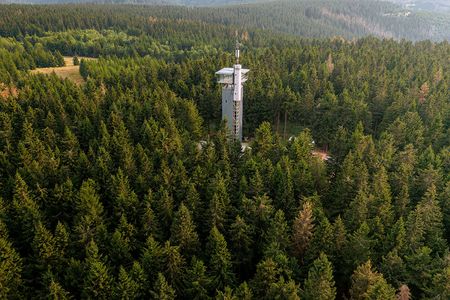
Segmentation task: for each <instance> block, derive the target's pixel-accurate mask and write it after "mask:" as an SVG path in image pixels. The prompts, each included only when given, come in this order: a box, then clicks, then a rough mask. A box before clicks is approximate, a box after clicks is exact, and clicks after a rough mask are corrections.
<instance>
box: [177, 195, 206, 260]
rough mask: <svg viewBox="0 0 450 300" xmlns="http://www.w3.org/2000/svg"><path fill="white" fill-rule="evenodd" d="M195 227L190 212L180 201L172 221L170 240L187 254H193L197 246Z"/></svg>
mask: <svg viewBox="0 0 450 300" xmlns="http://www.w3.org/2000/svg"><path fill="white" fill-rule="evenodd" d="M195 228H196V227H195V224H194V222H193V220H192V215H191V212H190V211H189V209H188V208H187V207H186V206H185V205H184V204H183V203H181V205H180V207H179V209H178V211H177V212H176V214H175V217H174V221H173V223H172V228H171V236H170V240H171V242H172V243H174V244H175V245H178V246H180V250H181V251H182V252H183V253H184V254H185V255H187V256H189V255H192V254H194V253H195V251H196V250H197V248H198V246H199V240H198V235H197V232H196V229H195Z"/></svg>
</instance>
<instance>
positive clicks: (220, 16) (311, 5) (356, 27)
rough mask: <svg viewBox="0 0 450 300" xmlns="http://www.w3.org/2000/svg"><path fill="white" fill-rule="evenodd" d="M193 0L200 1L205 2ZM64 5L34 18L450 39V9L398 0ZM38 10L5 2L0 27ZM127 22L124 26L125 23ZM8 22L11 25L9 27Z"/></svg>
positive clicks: (308, 34) (69, 22)
mask: <svg viewBox="0 0 450 300" xmlns="http://www.w3.org/2000/svg"><path fill="white" fill-rule="evenodd" d="M0 1H1V0H0ZM138 1H139V0H138ZM151 1H153V0H151ZM156 1H165V0H155V2H156ZM218 1H220V0H218ZM155 2H154V3H155ZM179 2H180V3H185V4H186V3H188V2H185V1H179ZM189 3H192V4H195V3H200V1H192V2H189ZM218 3H219V2H218ZM66 5H67V4H66ZM70 7H73V6H70V5H67V6H66V8H70ZM58 9H60V7H53V6H47V7H45V8H43V10H44V11H47V15H46V17H45V18H44V17H42V16H33V15H31V16H30V17H29V18H28V22H32V23H34V22H37V23H39V24H40V23H48V24H47V26H48V29H49V30H50V29H51V30H61V29H64V28H57V27H58V26H65V27H67V28H73V25H72V24H75V23H78V22H83V21H82V20H83V18H84V16H86V15H90V14H91V13H92V12H96V13H99V15H102V13H105V14H107V15H105V16H104V19H100V20H97V23H98V26H99V28H102V29H107V28H110V27H111V26H112V27H117V26H121V28H125V27H126V26H127V25H128V21H127V22H122V21H121V19H127V20H128V19H134V20H130V22H133V23H139V22H146V20H147V19H148V18H149V17H152V18H158V19H166V20H173V19H178V20H179V19H183V20H197V21H203V22H207V23H213V24H221V25H235V26H238V27H240V28H241V29H244V30H250V29H255V28H257V29H265V30H269V31H272V32H277V33H288V34H294V35H298V36H303V37H312V38H322V37H334V36H341V37H344V38H346V39H352V38H355V37H363V36H367V35H374V36H378V37H383V38H394V39H408V40H413V41H417V40H427V39H431V40H437V41H439V40H450V29H449V28H450V13H430V12H420V11H418V12H415V11H409V10H405V9H403V8H401V7H400V6H397V5H395V4H392V3H389V2H380V1H353V0H342V1H337V0H319V1H311V0H299V1H292V0H283V1H274V2H264V3H253V4H240V5H230V6H220V7H185V6H168V5H150V6H141V5H133V6H123V5H122V6H111V5H87V6H80V7H77V9H76V12H77V13H76V15H75V16H74V15H70V14H69V13H67V14H66V15H65V17H64V21H62V23H61V21H60V20H55V19H52V14H53V12H54V11H55V10H58ZM33 10H34V8H30V7H27V8H26V7H21V9H18V8H17V7H16V6H9V7H8V6H5V7H2V10H1V12H0V15H1V16H2V18H3V19H4V20H5V21H6V20H9V19H11V18H15V20H13V21H12V22H3V23H0V27H2V25H3V27H4V28H0V31H1V30H3V31H10V30H11V28H9V27H11V24H13V25H12V27H14V24H15V23H17V25H18V26H20V28H21V30H24V29H25V28H28V29H26V30H28V31H27V32H29V30H35V28H34V29H30V28H31V27H33V26H30V25H28V24H21V23H22V21H21V20H23V18H17V16H18V14H22V13H24V14H28V13H31V14H33ZM78 13H79V14H80V15H79V16H78ZM102 16H103V15H102ZM112 16H114V18H113V17H112ZM80 20H81V21H80ZM114 20H116V21H114ZM121 22H122V23H123V25H120V24H121ZM125 23H126V24H125ZM5 24H8V26H6V27H5V26H4V25H5Z"/></svg>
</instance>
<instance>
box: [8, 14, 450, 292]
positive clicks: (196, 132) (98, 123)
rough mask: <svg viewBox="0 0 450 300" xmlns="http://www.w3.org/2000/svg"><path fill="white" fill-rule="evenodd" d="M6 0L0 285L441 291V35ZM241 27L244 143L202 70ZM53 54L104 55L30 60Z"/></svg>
mask: <svg viewBox="0 0 450 300" xmlns="http://www.w3.org/2000/svg"><path fill="white" fill-rule="evenodd" d="M62 7H64V9H61V8H62ZM0 8H1V9H0V36H1V37H0V82H1V83H0V287H1V288H0V298H7V299H28V298H51V299H107V298H110V299H383V300H384V299H397V296H396V295H398V296H399V297H401V298H400V299H448V298H449V297H450V285H449V282H450V253H449V242H450V200H449V199H450V92H449V91H450V90H449V84H450V61H449V59H448V58H449V57H450V45H449V43H448V41H444V42H430V41H422V42H416V43H413V42H411V41H406V40H403V41H395V40H392V39H385V40H382V39H378V38H375V37H366V38H362V39H358V40H352V41H348V40H345V39H342V38H330V39H304V38H299V37H298V36H293V35H287V34H276V33H273V32H269V31H262V30H255V29H252V28H251V27H248V28H245V29H243V27H242V25H239V24H234V25H233V24H225V23H224V22H215V21H208V22H206V21H205V20H203V19H202V18H200V17H199V18H198V20H195V18H192V19H191V18H184V17H174V16H177V14H179V13H180V12H182V11H183V10H180V9H179V8H172V7H164V8H163V7H159V8H152V9H149V10H144V9H142V8H141V7H134V6H133V7H128V6H118V7H115V6H78V5H69V6H0ZM150 12H151V13H150ZM196 13H197V11H196V10H194V11H193V13H192V14H193V15H194V14H196ZM236 31H237V32H238V37H239V39H240V40H241V41H242V42H243V44H244V46H243V49H242V64H243V65H244V66H245V67H247V68H249V69H251V72H250V73H249V80H248V82H247V83H246V86H245V92H244V129H245V132H244V135H246V136H248V137H249V138H250V147H251V148H250V149H247V150H245V151H243V150H242V149H241V146H240V145H238V144H236V143H234V142H233V141H231V140H230V139H228V137H227V132H226V130H225V126H224V124H222V123H221V122H220V101H221V99H220V87H219V86H218V84H217V83H216V80H215V78H214V72H215V71H217V70H219V69H220V68H222V67H224V66H228V65H231V64H232V62H233V47H234V43H235V39H236ZM63 55H64V56H80V57H81V56H85V57H95V58H98V59H96V60H84V59H82V60H81V62H80V73H81V75H82V76H83V78H84V80H85V82H84V83H83V84H81V85H77V84H75V83H73V82H71V81H70V80H68V79H66V80H62V79H60V78H58V77H57V76H55V75H42V74H31V73H30V72H29V71H30V70H32V69H34V68H36V67H48V66H60V65H62V64H63V63H64V60H63V58H62V57H63ZM13 90H14V92H11V91H13ZM291 134H293V135H294V137H292V138H290V139H289V137H290V135H291ZM200 141H203V142H201V143H200ZM316 147H318V148H323V149H327V151H328V154H329V155H330V159H328V160H323V159H321V158H320V157H317V156H316V155H315V154H314V150H316V149H315V148H316Z"/></svg>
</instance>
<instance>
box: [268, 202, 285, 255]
mask: <svg viewBox="0 0 450 300" xmlns="http://www.w3.org/2000/svg"><path fill="white" fill-rule="evenodd" d="M264 239H265V246H266V248H268V247H271V246H274V245H275V246H276V247H277V248H278V249H279V250H281V251H286V249H287V248H288V246H289V229H288V225H287V223H286V220H285V219H284V213H283V211H282V210H278V211H277V212H276V213H275V215H274V217H273V219H272V220H271V222H270V224H269V228H268V229H267V231H266V233H265V237H264Z"/></svg>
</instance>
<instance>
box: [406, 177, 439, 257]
mask: <svg viewBox="0 0 450 300" xmlns="http://www.w3.org/2000/svg"><path fill="white" fill-rule="evenodd" d="M442 219H443V216H442V212H441V209H440V207H439V205H438V202H437V199H436V187H435V186H434V185H432V186H430V187H429V189H428V191H427V192H426V194H425V195H424V197H423V198H422V200H421V201H420V202H419V203H418V205H417V206H416V209H415V210H414V211H412V212H411V213H410V214H409V215H408V219H407V222H406V227H407V235H408V237H409V246H410V247H411V248H412V249H413V250H416V249H418V248H420V247H422V246H428V247H430V248H431V249H434V250H435V251H438V252H441V253H442V251H444V250H445V248H446V242H445V240H444V231H443V223H442Z"/></svg>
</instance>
